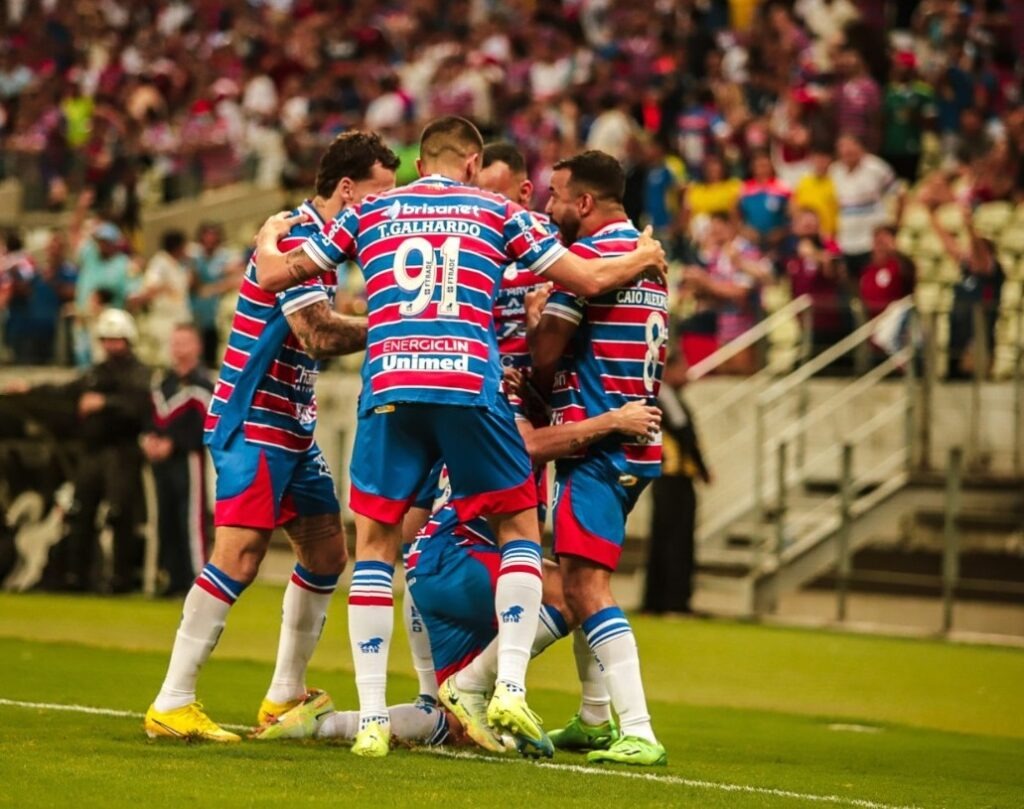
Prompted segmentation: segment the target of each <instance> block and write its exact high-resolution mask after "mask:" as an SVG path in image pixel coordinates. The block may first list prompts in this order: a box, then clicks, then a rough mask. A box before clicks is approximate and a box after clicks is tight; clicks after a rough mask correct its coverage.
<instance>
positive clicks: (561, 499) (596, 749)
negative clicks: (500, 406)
mask: <svg viewBox="0 0 1024 809" xmlns="http://www.w3.org/2000/svg"><path fill="white" fill-rule="evenodd" d="M624 185H625V178H624V175H623V171H622V168H621V166H620V165H619V163H618V161H616V160H615V159H614V158H612V157H611V156H610V155H607V154H605V153H603V152H598V151H588V152H583V153H582V154H579V155H576V156H575V157H571V158H569V159H567V160H562V161H561V162H559V163H556V164H555V166H554V171H553V173H552V177H551V200H550V202H549V203H548V213H549V214H551V219H552V221H553V222H554V223H555V224H556V225H557V226H558V228H559V230H560V231H561V233H562V238H563V239H564V240H565V243H566V244H569V245H572V247H571V250H572V251H573V252H575V253H577V254H578V255H580V256H608V255H617V254H620V253H622V252H624V251H628V250H631V249H632V248H633V245H634V243H635V241H636V239H637V237H638V235H639V234H638V233H637V231H636V229H635V228H634V227H633V225H632V224H631V223H630V222H629V220H628V219H627V217H626V213H625V210H624V208H623V205H622V199H623V189H624ZM666 317H667V295H666V291H665V288H664V286H662V285H661V284H659V283H656V282H653V281H650V280H648V279H640V280H638V281H636V282H634V283H632V284H629V285H625V286H623V287H622V288H620V289H616V290H613V291H611V292H608V293H605V294H601V295H594V296H590V297H578V296H576V295H573V294H571V293H569V292H565V291H555V292H554V293H552V295H551V297H550V299H549V300H548V302H547V305H546V307H545V309H544V314H543V316H542V317H541V319H540V322H539V324H538V325H537V327H536V330H535V331H534V332H533V333H532V335H531V341H532V342H531V348H532V352H533V359H534V367H535V372H536V373H538V374H539V376H540V377H541V378H542V379H544V378H548V375H549V373H550V371H551V369H553V368H555V367H556V364H557V373H555V374H554V380H553V381H554V389H553V391H552V396H551V404H552V409H553V411H554V412H553V416H552V418H553V422H554V423H569V422H573V421H578V420H580V419H583V418H587V417H590V416H594V415H596V414H598V413H601V412H604V411H606V410H610V409H612V408H617V407H621V406H622V405H623V404H625V403H627V402H632V401H643V402H649V403H653V402H654V401H656V397H657V395H658V388H659V386H660V384H661V370H662V365H663V363H664V357H665V340H666ZM559 358H562V359H561V360H560V359H559ZM542 384H543V383H542ZM660 469H661V435H660V433H659V434H658V435H657V436H655V437H654V438H653V439H649V438H639V439H637V438H630V437H621V436H613V437H611V438H607V439H604V440H602V441H599V442H597V443H595V444H592V445H591V446H590V447H589V448H588V449H587V450H586V451H583V452H579V453H576V454H575V455H571V456H568V457H566V458H563V459H560V460H559V461H558V462H557V463H556V478H555V507H554V534H555V545H554V549H555V553H556V554H557V556H558V558H559V564H560V565H561V568H562V576H563V582H564V587H565V598H566V603H567V604H568V606H569V609H570V610H571V611H572V612H573V614H574V615H576V616H577V617H578V618H579V620H580V623H581V628H580V630H577V632H576V634H575V638H574V652H575V655H576V663H577V669H578V672H579V674H580V679H581V682H582V684H583V704H582V706H581V709H580V712H579V713H578V714H577V715H576V716H574V717H573V718H572V720H571V721H570V723H569V724H568V726H567V727H565V728H563V729H561V730H557V731H552V733H551V739H552V741H553V742H554V744H555V746H556V747H559V748H563V749H589V750H591V752H590V753H589V754H588V756H587V758H588V760H589V761H595V762H602V761H614V762H619V763H623V764H640V765H652V764H664V763H665V761H666V756H665V748H664V747H662V745H661V744H660V743H659V742H658V740H657V738H656V737H655V735H654V731H653V730H652V728H651V721H650V715H649V714H648V712H647V702H646V699H645V697H644V687H643V682H642V681H641V678H640V660H639V656H638V654H637V647H636V640H635V639H634V637H633V631H632V629H631V628H630V625H629V621H628V620H627V619H626V616H625V615H624V614H623V612H622V610H621V609H619V607H618V606H617V605H616V603H615V599H614V597H613V596H612V591H611V574H612V571H614V570H615V568H616V565H617V564H618V560H619V556H620V554H621V552H622V543H623V541H624V539H625V526H626V516H627V515H628V514H629V512H630V510H631V509H632V508H633V505H634V504H635V503H636V501H637V498H638V497H639V496H640V493H641V492H642V491H643V489H644V488H645V487H646V485H647V484H648V483H649V482H650V481H651V479H652V478H654V477H656V476H657V475H658V474H659V473H660ZM595 662H596V664H597V665H596V666H595ZM598 669H599V671H598ZM598 677H603V679H604V683H605V685H606V687H607V691H608V692H609V693H610V694H611V701H612V705H613V706H614V708H615V712H616V713H617V714H618V716H619V721H620V723H621V729H622V736H621V737H620V738H618V739H617V740H616V741H614V742H613V743H611V744H610V745H608V744H607V741H608V737H607V734H606V733H605V732H603V725H604V723H605V722H607V721H608V720H609V718H610V713H609V711H608V706H607V705H606V704H601V703H600V702H599V701H596V700H594V699H593V695H592V692H591V691H590V689H591V687H592V685H593V684H594V682H595V680H596V679H597V678H598ZM601 748H606V749H601Z"/></svg>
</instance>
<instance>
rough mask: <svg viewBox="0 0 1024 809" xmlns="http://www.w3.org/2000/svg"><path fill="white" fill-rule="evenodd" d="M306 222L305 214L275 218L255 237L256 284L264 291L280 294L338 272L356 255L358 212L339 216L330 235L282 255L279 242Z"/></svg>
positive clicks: (322, 234)
mask: <svg viewBox="0 0 1024 809" xmlns="http://www.w3.org/2000/svg"><path fill="white" fill-rule="evenodd" d="M305 218H306V216H305V214H298V215H296V216H292V215H291V214H289V213H287V212H285V213H279V214H275V215H274V216H272V217H270V218H269V219H268V220H267V221H266V222H264V223H263V227H261V228H260V230H259V233H257V234H256V255H255V261H256V280H257V282H258V283H259V285H260V288H261V289H265V290H267V291H268V292H281V291H282V290H285V289H288V288H289V287H293V286H295V285H296V284H301V283H302V282H303V281H308V280H309V279H310V278H313V277H315V276H317V275H319V274H320V273H322V272H325V271H327V270H333V269H335V268H336V267H337V266H338V265H339V264H342V263H344V262H345V261H346V260H347V259H349V258H351V257H352V256H353V255H354V253H355V233H356V230H357V229H358V226H359V214H358V212H357V210H356V209H355V208H346V209H345V210H343V211H342V212H341V213H339V214H338V216H337V217H336V218H335V219H334V221H333V222H332V223H331V225H330V227H329V228H328V229H327V231H317V232H315V233H314V234H313V235H311V236H309V237H308V238H307V239H306V240H305V241H303V242H302V244H300V245H299V246H298V247H295V248H293V249H291V250H289V251H288V252H287V253H283V252H281V249H280V248H279V247H278V242H279V241H280V240H281V239H283V238H284V237H285V236H287V235H288V233H289V232H290V231H291V229H292V227H293V226H294V225H297V224H298V223H299V222H302V221H304V220H305Z"/></svg>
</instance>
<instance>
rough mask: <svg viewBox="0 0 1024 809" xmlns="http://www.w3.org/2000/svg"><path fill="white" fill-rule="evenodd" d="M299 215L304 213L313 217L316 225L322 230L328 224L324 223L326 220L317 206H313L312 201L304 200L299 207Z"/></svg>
mask: <svg viewBox="0 0 1024 809" xmlns="http://www.w3.org/2000/svg"><path fill="white" fill-rule="evenodd" d="M299 213H304V214H308V215H309V216H311V217H312V218H313V221H314V222H316V224H317V225H318V226H319V228H320V229H321V230H323V229H324V228H325V227H326V226H327V223H326V222H324V218H323V217H322V216H321V215H320V211H318V210H317V209H316V206H315V205H314V204H313V200H311V199H304V200H303V201H302V203H301V204H300V205H299Z"/></svg>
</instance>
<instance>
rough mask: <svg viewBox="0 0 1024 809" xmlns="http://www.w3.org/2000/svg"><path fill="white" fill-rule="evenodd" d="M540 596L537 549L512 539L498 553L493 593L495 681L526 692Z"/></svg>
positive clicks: (532, 545) (530, 543)
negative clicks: (527, 673) (495, 645)
mask: <svg viewBox="0 0 1024 809" xmlns="http://www.w3.org/2000/svg"><path fill="white" fill-rule="evenodd" d="M542 594H543V588H542V582H541V568H540V545H538V544H537V543H536V542H530V540H528V539H515V540H512V541H511V542H508V543H506V544H505V545H504V546H502V549H501V567H500V568H499V569H498V581H497V585H496V587H495V590H494V609H495V612H497V614H498V668H497V681H499V682H503V683H505V684H507V685H509V686H511V687H512V688H513V689H517V690H522V691H525V690H526V667H527V664H528V663H529V662H530V650H531V649H532V648H533V640H534V638H535V637H536V635H537V621H538V615H539V612H540V604H541V597H542Z"/></svg>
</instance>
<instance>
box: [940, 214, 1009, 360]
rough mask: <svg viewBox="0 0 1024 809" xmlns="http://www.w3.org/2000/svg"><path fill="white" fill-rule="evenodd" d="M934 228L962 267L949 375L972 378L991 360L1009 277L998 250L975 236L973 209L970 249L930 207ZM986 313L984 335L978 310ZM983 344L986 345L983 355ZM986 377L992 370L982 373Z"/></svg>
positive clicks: (956, 292)
mask: <svg viewBox="0 0 1024 809" xmlns="http://www.w3.org/2000/svg"><path fill="white" fill-rule="evenodd" d="M928 210H929V214H930V217H931V224H932V227H933V228H934V229H935V232H936V233H937V234H938V236H939V238H940V239H941V240H942V244H943V247H944V248H945V249H946V252H947V253H948V254H949V255H950V256H952V257H953V258H955V259H956V261H957V263H958V264H959V265H960V280H959V281H958V282H957V283H956V284H955V285H954V287H953V308H952V311H951V312H950V314H949V375H950V377H951V378H953V379H956V378H960V377H965V376H970V375H971V374H972V373H973V372H974V371H975V369H976V367H977V363H978V362H979V361H980V358H981V357H982V356H988V357H991V355H992V346H993V343H994V337H995V327H996V319H997V317H998V314H999V311H998V310H999V300H1000V297H1001V294H1002V289H1003V282H1004V281H1005V280H1006V276H1005V274H1004V272H1003V268H1002V265H1001V264H1000V263H999V259H998V257H997V256H996V251H995V246H994V245H993V244H992V242H991V241H990V240H988V239H986V238H983V237H981V236H979V235H978V234H977V232H975V230H974V227H973V225H972V223H971V216H970V208H967V207H966V206H965V210H964V217H963V219H964V227H965V228H966V231H967V239H968V246H967V248H966V249H964V247H963V246H962V244H961V242H960V241H959V240H958V239H957V238H956V237H955V236H954V235H953V234H952V233H950V232H949V231H948V230H947V229H946V227H945V226H944V225H943V223H942V221H941V219H940V217H939V216H938V215H937V213H936V211H937V206H935V205H931V206H929V209H928ZM979 307H980V308H981V310H982V322H983V324H984V329H985V332H984V334H978V333H977V329H976V310H977V309H978V308H979ZM979 341H984V342H985V350H984V351H982V350H981V348H980V345H979ZM982 370H983V372H984V373H987V372H988V369H982Z"/></svg>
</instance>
